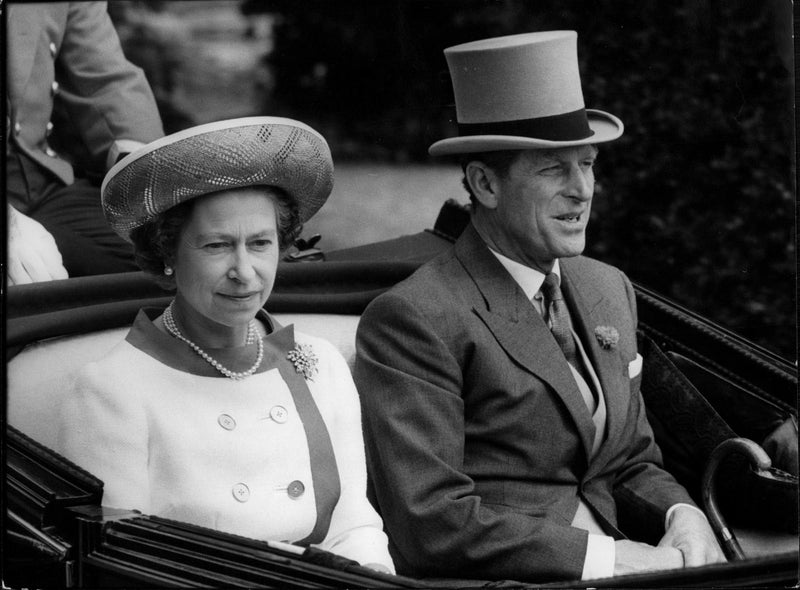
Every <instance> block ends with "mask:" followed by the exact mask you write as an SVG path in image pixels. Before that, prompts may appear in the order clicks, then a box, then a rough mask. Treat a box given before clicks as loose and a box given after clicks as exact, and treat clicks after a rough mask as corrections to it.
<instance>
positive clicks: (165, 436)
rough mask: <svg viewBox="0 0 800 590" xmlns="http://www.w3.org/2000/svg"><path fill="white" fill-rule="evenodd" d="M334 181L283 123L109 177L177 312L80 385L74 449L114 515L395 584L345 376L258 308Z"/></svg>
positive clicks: (267, 121) (176, 137)
mask: <svg viewBox="0 0 800 590" xmlns="http://www.w3.org/2000/svg"><path fill="white" fill-rule="evenodd" d="M332 178H333V164H332V162H331V157H330V151H329V149H328V145H327V144H326V142H325V140H324V139H323V138H322V137H321V136H320V135H319V134H318V133H316V132H315V131H314V130H313V129H311V128H309V127H307V126H306V125H304V124H302V123H299V122H297V121H292V120H289V119H281V118H275V117H256V118H247V119H237V120H231V121H224V122H220V123H212V124H208V125H201V126H199V127H195V128H192V129H189V130H187V131H182V132H180V133H176V134H173V135H170V136H168V137H165V138H163V139H161V140H158V141H155V142H153V143H151V144H149V145H148V146H146V147H145V148H142V149H141V150H139V151H137V152H135V153H133V154H131V155H129V156H127V157H126V158H125V159H124V160H122V161H121V162H119V163H118V164H117V165H116V166H115V167H114V168H112V169H111V171H110V172H109V174H108V176H107V177H106V179H105V181H104V183H103V188H102V195H103V206H104V208H105V211H106V216H107V218H108V220H109V222H110V224H111V226H112V227H113V228H114V230H115V231H116V232H117V233H119V234H120V235H121V236H122V237H123V238H125V239H126V240H129V241H131V242H133V244H134V246H135V249H136V253H137V259H138V261H139V264H140V265H141V266H142V268H143V270H145V271H146V272H148V273H152V274H154V275H156V276H157V277H158V279H159V281H160V282H161V283H167V284H169V285H171V286H173V287H174V288H175V298H174V299H173V300H172V302H171V303H170V304H169V306H168V307H167V308H166V309H165V310H157V309H143V310H141V311H140V312H139V315H138V317H137V318H136V320H135V322H134V324H133V326H132V328H131V330H130V332H129V333H128V335H127V337H126V339H125V340H124V341H123V342H121V343H120V344H119V345H117V346H116V347H115V348H113V349H112V350H110V351H109V353H108V355H107V356H105V357H104V358H103V359H102V360H99V361H97V362H94V363H91V364H89V365H88V366H86V367H85V368H84V369H83V370H82V371H81V372H80V375H79V377H78V379H77V382H76V384H75V386H74V391H72V393H71V395H69V396H67V398H66V399H67V401H66V402H65V407H64V410H63V416H64V420H63V427H62V429H61V432H60V437H61V441H62V442H63V448H64V449H66V454H67V456H68V457H69V458H70V459H72V460H73V461H75V462H76V463H78V464H79V465H81V466H83V467H85V468H86V469H88V470H89V471H91V472H92V473H94V474H95V475H96V476H98V477H99V478H100V479H102V480H103V482H104V483H105V489H104V499H103V504H104V505H106V506H111V507H120V508H131V509H138V510H140V511H142V512H143V513H145V514H151V515H158V516H162V517H166V518H171V519H175V520H181V521H185V522H190V523H194V524H198V525H201V526H206V527H210V528H213V529H217V530H220V531H226V532H230V533H235V534H238V535H244V536H247V537H251V538H254V539H263V540H276V541H290V542H294V543H298V544H301V545H312V544H313V545H314V546H317V547H320V548H322V549H326V550H329V551H331V552H334V553H337V554H339V555H342V556H345V557H348V558H350V559H353V560H356V561H358V562H360V563H362V564H364V565H368V566H370V567H373V568H375V569H379V570H382V571H391V572H393V571H394V567H393V565H392V561H391V558H390V557H389V554H388V550H387V538H386V535H385V534H384V532H383V530H382V522H381V519H380V517H379V516H378V515H377V513H376V512H375V510H374V509H373V508H372V506H371V505H370V504H369V502H368V501H367V498H366V467H365V459H364V446H363V440H362V433H361V421H360V419H361V416H360V409H359V401H358V396H357V393H356V389H355V387H354V385H353V381H352V379H351V377H350V373H349V370H348V367H347V364H346V363H345V361H344V359H343V358H342V357H341V355H340V354H339V353H338V351H337V350H336V349H335V348H334V347H333V346H332V345H331V344H329V343H328V342H326V341H324V340H321V339H319V338H314V337H311V336H307V335H305V334H300V333H296V332H294V330H293V327H292V326H287V327H283V326H281V325H280V324H279V323H278V322H277V321H276V320H275V319H274V318H272V317H271V316H270V315H269V314H267V313H266V312H265V311H264V310H263V309H262V307H263V305H264V303H265V302H266V300H267V297H268V296H269V294H270V292H271V291H272V287H273V284H274V281H275V274H276V270H277V266H278V259H279V254H280V251H281V249H283V248H285V247H286V246H288V245H289V244H291V243H292V241H293V240H294V238H295V237H296V236H297V234H298V233H299V230H300V227H301V224H302V223H303V222H304V221H306V220H307V219H308V218H309V217H311V216H312V215H313V214H314V213H315V212H316V211H317V210H318V209H319V208H320V207H321V206H322V205H323V203H324V202H325V200H326V199H327V197H328V195H329V194H330V191H331V188H332V184H333V180H332ZM162 311H163V313H162Z"/></svg>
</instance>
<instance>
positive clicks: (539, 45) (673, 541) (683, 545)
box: [354, 31, 724, 582]
mask: <svg viewBox="0 0 800 590" xmlns="http://www.w3.org/2000/svg"><path fill="white" fill-rule="evenodd" d="M445 55H446V57H447V61H448V66H449V69H450V73H451V77H452V82H453V89H454V92H455V99H456V110H457V117H458V126H459V136H458V137H452V138H447V139H443V140H441V141H438V142H436V143H435V144H434V145H433V146H431V148H430V152H431V154H433V155H436V156H451V157H454V158H458V159H459V160H460V162H461V165H462V168H463V171H464V185H465V187H466V188H467V190H468V191H469V193H470V196H471V201H472V207H471V217H470V224H469V225H468V226H467V228H466V229H465V230H464V232H463V234H462V235H461V237H460V238H459V240H458V241H457V242H456V243H455V245H454V246H453V247H452V249H450V250H449V251H447V252H445V253H443V254H442V255H440V256H439V257H437V258H436V259H434V260H432V261H431V262H429V263H428V264H426V265H425V266H423V267H422V268H420V269H419V270H418V271H417V272H416V273H415V274H414V275H412V276H411V277H410V278H408V279H407V280H405V281H404V282H402V283H400V284H398V285H396V286H395V287H394V288H393V289H391V290H390V291H389V292H387V293H385V294H383V295H381V296H380V297H378V298H376V299H375V300H374V301H373V302H372V303H371V304H370V306H369V307H368V308H367V310H366V311H365V312H364V314H363V316H362V318H361V322H360V324H359V328H358V334H357V357H356V365H355V372H354V376H355V380H356V384H357V386H358V388H359V391H360V392H361V396H362V405H363V410H362V411H363V415H364V432H365V439H366V444H367V460H368V465H369V469H370V476H371V491H372V493H373V494H374V497H375V500H376V502H377V504H376V506H377V507H378V509H379V512H380V513H381V515H382V516H383V518H384V521H385V523H386V530H387V533H388V534H389V538H390V550H391V551H392V556H393V557H394V560H395V564H396V565H397V568H398V571H400V572H401V573H403V574H407V575H414V576H437V577H441V576H452V577H461V578H475V579H481V580H503V579H509V580H519V581H524V582H546V581H550V580H578V579H584V580H585V579H592V578H601V577H608V576H612V575H619V574H626V573H631V572H639V571H648V570H660V569H670V568H681V567H684V566H695V565H702V564H706V563H713V562H716V561H722V560H724V557H723V555H722V552H721V550H720V548H719V546H718V544H717V541H716V539H715V536H714V533H713V531H712V530H711V527H710V525H709V524H708V521H707V520H706V517H705V515H704V514H703V512H702V511H701V510H700V509H698V508H697V507H696V506H695V505H694V503H693V502H692V499H691V498H690V496H689V494H688V493H687V492H686V490H684V488H683V487H682V486H681V485H679V484H678V483H677V482H676V481H675V479H674V478H673V477H672V476H671V475H670V474H669V473H668V472H666V471H665V470H664V469H663V466H662V460H661V453H660V451H659V448H658V446H657V445H656V443H655V441H654V439H653V433H652V429H651V427H650V425H649V423H648V421H647V417H646V414H645V408H644V406H643V402H642V396H641V393H640V391H639V385H640V382H641V368H642V357H641V356H640V355H639V354H638V353H637V347H636V301H635V295H634V291H633V288H632V286H631V284H630V282H629V281H628V279H627V278H626V277H625V275H624V274H623V273H622V272H621V271H619V270H618V269H616V268H613V267H611V266H608V265H606V264H603V263H601V262H598V261H595V260H591V259H589V258H586V257H583V256H581V255H580V254H581V253H582V251H583V249H584V245H585V237H586V226H587V223H588V221H589V215H590V212H591V205H592V196H593V191H594V171H593V167H594V163H595V160H596V158H597V154H598V148H597V145H598V144H602V143H604V142H609V141H612V140H614V139H616V138H618V137H619V136H620V135H621V134H622V132H623V125H622V123H621V121H620V120H619V119H618V118H617V117H615V116H613V115H611V114H609V113H605V112H602V111H597V110H590V109H586V108H585V106H584V101H583V93H582V90H581V83H580V76H579V71H578V59H577V34H576V33H574V32H572V31H552V32H540V33H531V34H523V35H514V36H508V37H500V38H495V39H487V40H482V41H476V42H473V43H467V44H464V45H459V46H456V47H451V48H449V49H447V50H445Z"/></svg>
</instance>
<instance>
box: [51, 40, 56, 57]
mask: <svg viewBox="0 0 800 590" xmlns="http://www.w3.org/2000/svg"><path fill="white" fill-rule="evenodd" d="M50 56H51V57H55V56H56V44H55V43H53V42H52V41H51V42H50Z"/></svg>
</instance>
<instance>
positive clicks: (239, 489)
mask: <svg viewBox="0 0 800 590" xmlns="http://www.w3.org/2000/svg"><path fill="white" fill-rule="evenodd" d="M231 492H232V493H233V497H234V498H236V501H237V502H247V501H248V500H249V499H250V488H248V487H247V486H246V485H245V484H243V483H237V484H236V485H234V486H233V489H232V490H231Z"/></svg>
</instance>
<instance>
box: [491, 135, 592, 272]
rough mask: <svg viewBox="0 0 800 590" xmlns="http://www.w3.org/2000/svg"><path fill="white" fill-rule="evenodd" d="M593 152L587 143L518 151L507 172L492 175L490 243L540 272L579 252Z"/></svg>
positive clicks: (586, 217)
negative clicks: (492, 193)
mask: <svg viewBox="0 0 800 590" xmlns="http://www.w3.org/2000/svg"><path fill="white" fill-rule="evenodd" d="M596 156H597V148H595V147H594V146H591V145H586V146H578V147H570V148H560V149H555V150H526V151H524V152H522V153H521V154H520V156H519V157H518V158H517V159H516V160H515V161H514V163H513V164H512V165H511V167H510V168H509V171H508V174H507V175H505V176H496V177H495V181H496V182H495V187H496V188H495V196H496V200H495V202H494V204H495V205H496V206H495V207H494V208H493V209H491V208H490V210H489V211H487V213H488V215H487V220H488V221H489V224H488V226H486V229H488V230H489V231H490V234H491V235H490V236H489V238H490V241H491V242H493V244H492V245H493V246H494V247H495V248H497V249H498V250H499V251H500V253H501V254H504V255H505V256H508V257H509V258H512V259H514V260H517V261H518V262H521V263H522V264H526V265H527V266H532V267H534V268H538V269H539V270H542V271H544V272H548V271H549V270H550V269H551V268H552V266H553V262H554V261H555V259H556V258H566V257H569V256H577V255H578V254H580V253H581V252H583V249H584V246H585V245H586V225H587V224H588V222H589V212H590V210H591V204H592V195H593V193H594V172H593V170H592V167H593V165H594V161H595V158H596Z"/></svg>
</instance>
